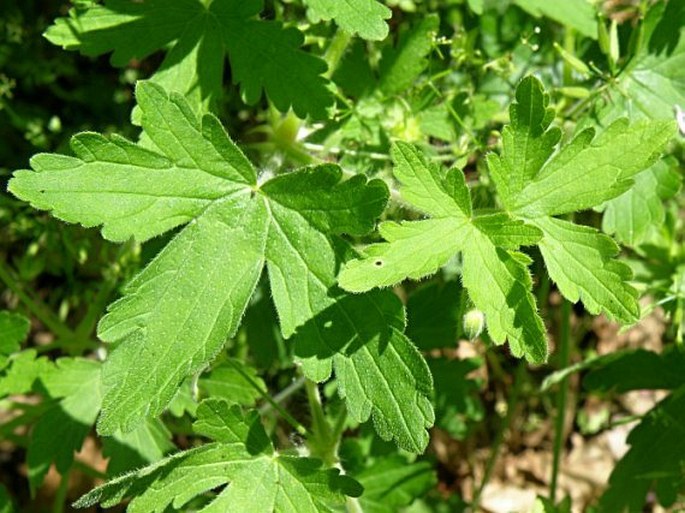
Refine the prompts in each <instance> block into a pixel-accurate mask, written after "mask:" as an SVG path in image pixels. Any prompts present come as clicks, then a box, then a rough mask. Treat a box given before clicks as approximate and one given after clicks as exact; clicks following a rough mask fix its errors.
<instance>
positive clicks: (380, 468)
mask: <svg viewBox="0 0 685 513" xmlns="http://www.w3.org/2000/svg"><path fill="white" fill-rule="evenodd" d="M354 478H355V479H357V480H358V481H359V483H360V484H361V485H362V486H363V487H364V494H363V495H362V496H361V498H360V499H359V504H360V505H361V507H362V510H363V511H364V513H395V512H396V511H399V510H400V509H401V508H403V507H404V506H408V505H410V504H411V503H412V502H413V501H414V499H416V498H418V497H421V496H423V495H424V494H425V493H426V492H428V490H430V489H431V488H433V487H434V486H435V485H436V483H437V478H436V475H435V471H434V470H433V468H432V466H431V464H430V463H429V462H427V461H419V462H414V463H409V462H407V460H406V459H405V458H404V457H402V456H400V455H398V454H395V455H391V456H389V457H387V458H382V459H379V460H378V461H377V462H376V463H375V464H373V465H371V466H369V467H368V468H366V469H364V470H363V471H362V472H360V473H358V474H355V475H354Z"/></svg>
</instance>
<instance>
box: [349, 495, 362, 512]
mask: <svg viewBox="0 0 685 513" xmlns="http://www.w3.org/2000/svg"><path fill="white" fill-rule="evenodd" d="M345 509H346V510H347V513H364V510H363V509H362V506H361V504H359V499H357V498H356V497H348V498H347V500H346V501H345Z"/></svg>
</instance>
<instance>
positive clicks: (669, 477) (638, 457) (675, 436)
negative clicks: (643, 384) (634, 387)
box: [599, 387, 685, 512]
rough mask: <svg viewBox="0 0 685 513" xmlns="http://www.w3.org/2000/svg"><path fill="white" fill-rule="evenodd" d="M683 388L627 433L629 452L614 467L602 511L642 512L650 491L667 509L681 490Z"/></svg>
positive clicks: (684, 451) (684, 458)
mask: <svg viewBox="0 0 685 513" xmlns="http://www.w3.org/2000/svg"><path fill="white" fill-rule="evenodd" d="M684 423H685V387H681V388H679V389H678V390H677V391H675V392H673V394H671V395H670V396H669V397H667V398H666V399H664V400H663V401H661V402H660V403H659V404H657V405H656V406H655V407H654V408H653V409H652V410H651V411H650V412H649V413H648V414H647V415H646V416H645V417H644V418H643V419H642V421H641V422H640V424H639V425H638V426H637V427H636V428H635V429H633V430H632V431H631V432H630V435H629V436H628V444H630V446H631V448H630V450H629V451H628V452H627V453H626V455H625V456H623V458H621V460H620V461H619V462H618V463H617V464H616V466H615V467H614V470H613V471H612V473H611V477H610V478H609V488H608V489H607V491H606V492H605V493H604V495H602V498H601V499H600V503H599V505H600V508H601V511H608V512H623V511H641V510H642V509H643V507H644V505H645V504H646V501H647V494H648V492H649V491H650V490H653V491H654V492H655V493H656V496H657V497H658V501H659V503H660V504H661V505H662V506H664V507H665V508H668V507H669V506H671V505H672V504H673V503H674V502H675V501H676V499H677V497H678V494H679V493H680V491H681V490H682V483H683V477H682V476H683V473H682V466H683V463H684V462H685V456H684V455H685V437H683V436H682V426H683V424H684Z"/></svg>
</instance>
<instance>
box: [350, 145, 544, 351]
mask: <svg viewBox="0 0 685 513" xmlns="http://www.w3.org/2000/svg"><path fill="white" fill-rule="evenodd" d="M393 159H394V162H395V175H396V177H397V178H398V179H399V180H400V182H401V183H402V188H401V189H400V192H401V194H402V197H403V198H404V199H405V200H406V201H407V202H409V203H411V204H412V205H414V206H415V207H417V208H418V209H420V210H422V211H423V212H425V213H427V214H430V215H431V216H433V217H432V218H430V219H423V220H420V221H405V222H402V223H401V224H398V223H384V224H382V225H381V226H380V233H381V235H382V236H383V237H384V238H385V239H386V240H387V242H385V243H380V244H373V245H371V246H369V247H368V248H366V249H365V251H364V255H363V256H362V258H360V259H357V260H353V261H351V262H348V263H347V264H346V265H345V266H344V268H343V270H342V271H341V273H340V276H339V283H340V285H341V287H343V288H344V289H346V290H350V291H352V292H361V291H364V290H368V289H370V288H373V287H384V286H388V285H393V284H395V283H398V282H400V281H402V280H404V279H406V278H412V279H419V278H422V277H424V276H427V275H429V274H432V273H434V272H435V271H437V269H438V268H439V267H441V266H442V265H444V264H445V263H446V262H447V261H448V260H449V259H450V258H452V257H453V256H454V255H455V254H457V253H459V252H462V253H463V259H464V266H463V267H464V269H463V274H462V279H463V283H464V287H465V288H466V289H467V290H468V292H469V295H470V297H471V299H473V302H474V303H475V305H476V306H477V307H478V308H479V309H480V310H482V311H484V312H485V315H486V319H487V325H488V331H489V333H490V335H491V337H492V339H493V340H494V341H495V342H496V343H498V344H502V343H504V342H505V340H507V339H508V340H509V343H510V347H511V350H512V352H513V353H514V354H515V355H516V356H523V355H525V356H526V358H528V359H529V360H531V361H535V362H541V361H544V360H545V359H546V358H547V341H546V338H545V330H544V327H543V325H542V321H541V320H540V317H539V316H538V314H537V307H536V305H535V299H534V297H533V295H532V294H531V291H530V289H531V287H532V280H531V277H530V274H529V272H528V270H527V264H528V262H526V260H525V258H524V257H523V256H522V255H521V254H518V253H509V252H508V251H507V249H514V248H517V247H519V246H520V245H522V244H534V243H535V242H537V240H538V239H539V238H540V236H541V232H540V231H539V230H538V229H536V228H531V227H529V226H526V225H524V224H523V223H522V222H521V221H515V220H511V219H510V218H509V217H508V216H507V215H505V214H496V215H494V216H493V215H486V216H482V218H478V217H476V218H475V219H472V209H471V198H470V195H469V191H468V189H467V187H466V184H465V181H464V175H463V173H462V172H461V171H459V170H456V169H455V170H451V171H450V172H448V173H444V172H442V170H440V168H438V167H437V166H435V165H433V164H429V163H428V162H426V159H425V158H424V157H423V155H422V154H421V153H420V152H419V150H418V149H416V148H414V147H412V146H410V145H408V144H405V143H397V144H396V145H395V147H394V148H393ZM498 244H499V247H498Z"/></svg>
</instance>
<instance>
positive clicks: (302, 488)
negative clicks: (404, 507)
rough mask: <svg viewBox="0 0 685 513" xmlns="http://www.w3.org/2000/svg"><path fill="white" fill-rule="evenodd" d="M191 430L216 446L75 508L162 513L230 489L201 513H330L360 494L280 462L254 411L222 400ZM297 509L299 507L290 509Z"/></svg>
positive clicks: (298, 461)
mask: <svg viewBox="0 0 685 513" xmlns="http://www.w3.org/2000/svg"><path fill="white" fill-rule="evenodd" d="M197 415H198V420H197V421H196V423H195V424H194V429H195V430H196V431H197V432H198V433H199V434H203V435H205V436H209V437H210V438H213V439H214V440H216V442H214V443H208V444H205V445H202V446H200V447H197V448H194V449H190V450H187V451H183V452H180V453H177V454H174V455H173V456H170V457H168V458H165V459H163V460H161V461H160V462H158V463H154V464H152V465H149V466H147V467H145V468H142V469H139V470H135V471H133V472H130V473H128V474H124V475H122V476H120V477H118V478H115V479H113V480H111V481H109V482H107V483H105V484H104V485H101V486H99V487H97V488H95V489H94V490H92V491H90V492H89V493H87V494H86V495H84V496H83V497H81V498H80V499H79V500H78V501H77V502H76V503H75V505H74V506H75V507H79V508H83V507H90V506H93V505H95V504H98V503H99V504H101V505H102V506H103V507H110V506H113V505H115V504H118V503H119V502H121V501H122V500H124V499H127V498H130V499H132V500H131V501H130V503H129V506H128V511H130V512H132V513H135V512H146V513H147V512H157V513H161V512H162V511H165V510H166V508H168V507H170V506H171V507H173V508H175V509H178V508H181V507H182V506H183V505H185V504H186V503H187V502H188V501H190V500H191V499H193V498H194V497H196V496H198V495H200V494H202V493H205V492H209V491H210V490H212V489H215V488H218V487H221V486H223V485H226V484H229V483H230V484H229V486H226V487H225V488H224V489H223V490H222V491H221V492H219V494H218V496H217V497H216V498H214V500H213V501H212V502H210V503H209V504H208V505H207V506H205V507H204V508H202V509H201V510H200V511H202V512H203V513H208V512H215V511H226V509H227V508H230V509H237V510H246V511H247V510H249V511H254V512H264V513H271V512H294V511H295V509H293V508H295V507H296V508H297V511H303V512H317V513H318V512H330V511H333V506H334V505H338V504H341V503H342V502H343V501H344V494H348V495H355V496H356V495H359V494H360V493H361V490H360V487H359V485H358V484H357V483H356V482H355V481H354V480H353V479H351V478H349V477H347V476H340V475H339V471H338V470H337V469H328V470H322V469H321V462H319V461H318V460H313V459H310V458H298V457H293V456H281V455H278V454H277V453H275V452H274V449H273V446H272V445H271V442H270V440H269V438H268V436H267V434H266V432H265V431H264V429H263V427H262V426H261V424H260V423H259V419H258V417H257V415H256V413H255V412H253V413H252V414H249V415H247V416H245V415H243V414H242V412H241V411H240V409H239V407H237V406H229V404H228V403H227V402H226V401H224V400H217V399H208V400H206V401H204V402H203V403H201V404H200V406H199V407H198V411H197ZM295 505H296V506H295Z"/></svg>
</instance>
